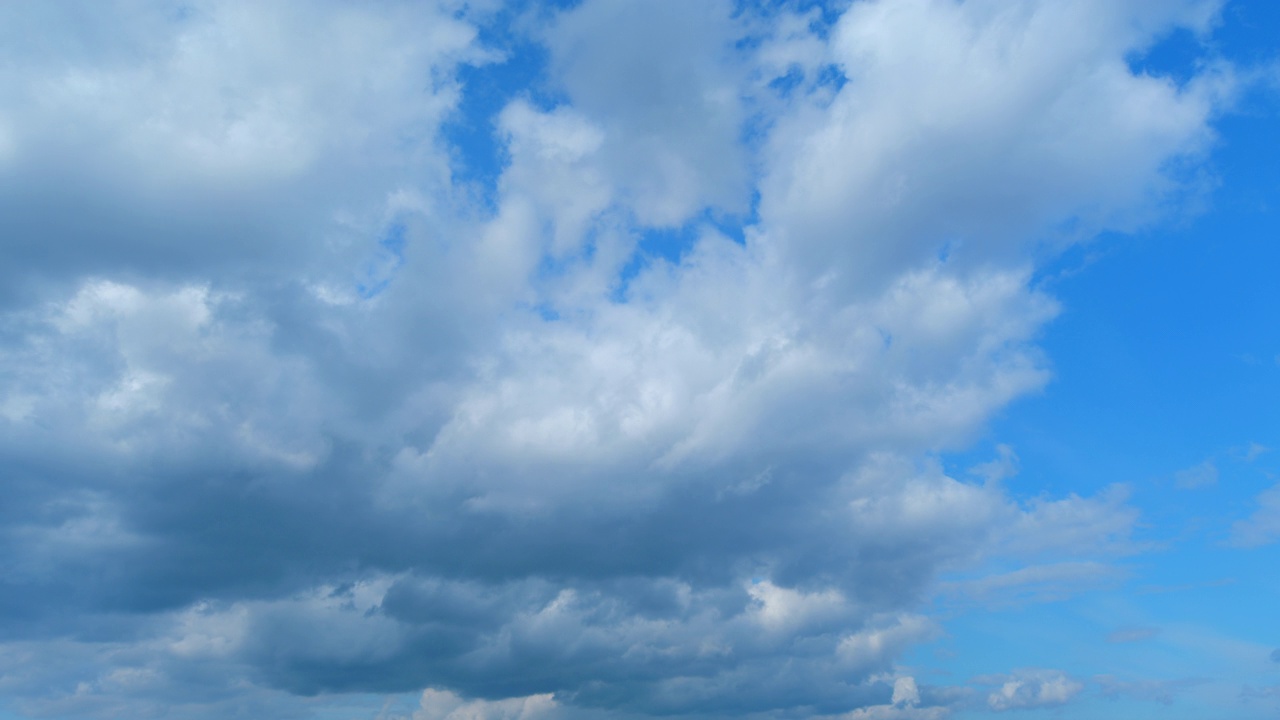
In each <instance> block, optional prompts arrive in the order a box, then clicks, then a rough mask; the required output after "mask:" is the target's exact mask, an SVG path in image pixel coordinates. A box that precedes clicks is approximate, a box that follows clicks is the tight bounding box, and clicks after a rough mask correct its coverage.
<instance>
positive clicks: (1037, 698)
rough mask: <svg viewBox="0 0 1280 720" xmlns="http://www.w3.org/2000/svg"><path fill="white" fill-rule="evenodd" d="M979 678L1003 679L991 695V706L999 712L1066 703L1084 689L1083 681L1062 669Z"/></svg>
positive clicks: (988, 701)
mask: <svg viewBox="0 0 1280 720" xmlns="http://www.w3.org/2000/svg"><path fill="white" fill-rule="evenodd" d="M979 680H980V682H984V683H987V684H990V683H992V682H993V681H994V682H998V683H1000V687H999V688H998V689H997V690H995V691H994V692H992V693H991V694H990V695H988V696H987V705H988V707H990V708H991V709H992V710H995V711H997V712H1001V711H1004V710H1022V709H1026V708H1039V707H1053V706H1056V705H1065V704H1066V703H1067V702H1069V701H1070V700H1071V699H1072V698H1074V697H1075V696H1076V695H1078V694H1079V693H1080V691H1081V690H1083V689H1084V684H1083V683H1081V682H1079V681H1077V680H1074V679H1072V678H1070V677H1069V676H1067V675H1066V674H1064V673H1063V672H1061V671H1059V670H1019V671H1016V672H1014V673H1012V674H1011V675H1007V676H1003V677H991V678H981V679H979Z"/></svg>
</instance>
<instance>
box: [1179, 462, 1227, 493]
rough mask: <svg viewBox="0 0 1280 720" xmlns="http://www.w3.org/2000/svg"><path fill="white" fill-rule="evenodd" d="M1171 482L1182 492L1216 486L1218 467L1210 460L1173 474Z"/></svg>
mask: <svg viewBox="0 0 1280 720" xmlns="http://www.w3.org/2000/svg"><path fill="white" fill-rule="evenodd" d="M1173 481H1174V483H1175V484H1177V486H1178V487H1180V488H1182V489H1184V490H1191V489H1194V488H1203V487H1209V486H1211V485H1216V484H1218V466H1217V465H1215V464H1214V462H1213V461H1212V460H1205V461H1204V462H1202V463H1200V464H1199V465H1196V466H1195V467H1189V468H1187V469H1185V470H1179V471H1178V472H1176V473H1174V475H1173Z"/></svg>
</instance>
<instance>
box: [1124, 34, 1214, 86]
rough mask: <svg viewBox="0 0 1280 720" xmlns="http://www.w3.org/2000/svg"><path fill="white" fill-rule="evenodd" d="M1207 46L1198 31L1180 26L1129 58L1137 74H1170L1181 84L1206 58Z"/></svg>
mask: <svg viewBox="0 0 1280 720" xmlns="http://www.w3.org/2000/svg"><path fill="white" fill-rule="evenodd" d="M1204 57H1205V48H1204V46H1203V45H1202V44H1201V42H1200V39H1199V38H1197V37H1196V35H1195V33H1193V32H1191V31H1190V30H1188V29H1186V28H1178V29H1176V30H1174V31H1173V32H1172V33H1170V34H1169V35H1167V36H1165V37H1164V38H1163V39H1161V40H1160V41H1159V42H1157V43H1156V44H1155V45H1152V46H1151V47H1150V48H1147V49H1146V50H1145V51H1143V52H1140V53H1134V54H1131V55H1130V56H1129V57H1128V58H1126V60H1127V61H1128V63H1129V71H1130V72H1132V73H1133V74H1135V75H1150V76H1152V77H1167V78H1170V79H1171V80H1173V81H1174V82H1175V83H1176V84H1177V85H1178V86H1182V85H1185V84H1186V83H1187V82H1188V81H1189V80H1191V78H1192V77H1194V76H1195V74H1196V71H1197V70H1198V69H1199V68H1200V66H1201V64H1202V63H1203V61H1204Z"/></svg>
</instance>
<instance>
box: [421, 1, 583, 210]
mask: <svg viewBox="0 0 1280 720" xmlns="http://www.w3.org/2000/svg"><path fill="white" fill-rule="evenodd" d="M574 4H576V3H573V2H558V3H552V6H551V7H550V8H548V7H544V6H539V8H540V9H542V10H544V11H548V10H551V9H556V8H558V9H565V8H569V7H572V6H573V5H574ZM530 6H531V3H529V2H522V3H515V4H513V5H510V6H507V7H505V8H504V9H503V10H502V11H500V12H499V13H497V14H496V15H495V16H494V17H493V18H492V19H491V20H490V22H488V23H485V24H484V25H482V26H480V28H479V40H480V43H481V44H482V45H483V46H484V47H488V48H502V51H503V53H504V56H505V59H504V60H502V61H500V62H495V63H487V64H481V65H465V66H463V67H462V68H461V69H460V70H459V72H458V81H459V83H460V84H461V86H462V97H461V100H460V101H459V104H458V108H457V109H456V110H455V112H454V114H453V117H452V118H450V120H449V121H447V122H446V123H445V124H444V125H443V127H442V128H441V135H442V137H443V138H444V140H445V142H446V143H447V144H448V145H449V146H450V148H451V149H452V150H453V157H452V160H453V163H452V168H451V169H452V171H453V176H454V179H455V180H457V181H458V182H460V183H463V184H466V185H470V186H471V187H473V188H474V189H475V190H476V191H477V195H478V197H479V199H480V200H481V201H482V202H483V203H484V204H485V205H486V206H487V207H489V209H490V210H492V209H493V208H494V207H495V201H496V192H497V185H498V179H499V178H500V177H501V176H502V171H503V169H504V168H506V166H507V164H508V162H509V157H508V155H507V149H506V146H505V144H504V143H503V142H502V141H501V139H500V138H499V137H498V134H497V126H496V123H497V118H498V114H499V113H500V112H502V109H503V108H505V107H506V106H507V105H508V104H509V103H511V101H512V100H515V99H516V98H523V99H524V100H526V101H527V102H529V103H531V104H532V105H534V106H535V107H538V108H540V109H543V110H549V109H551V108H554V107H556V106H558V105H561V104H563V103H564V102H566V98H564V97H563V96H561V95H559V94H557V93H556V92H555V91H554V90H553V89H552V88H551V87H549V85H548V84H547V64H548V60H549V56H548V52H547V49H546V48H545V47H544V46H543V45H542V44H541V43H538V42H536V41H534V40H533V39H532V38H529V37H527V36H526V35H524V34H523V33H520V32H519V31H516V30H513V29H512V25H513V21H514V20H515V19H516V18H517V17H519V16H520V15H522V14H524V13H525V12H527V11H528V9H529V7H530Z"/></svg>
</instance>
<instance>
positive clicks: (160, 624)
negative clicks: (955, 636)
mask: <svg viewBox="0 0 1280 720" xmlns="http://www.w3.org/2000/svg"><path fill="white" fill-rule="evenodd" d="M1214 7H1215V4H1214V3H1201V2H1177V3H1167V4H1151V3H1141V2H1106V3H1103V2H1090V1H1085V0H1082V1H1080V2H1073V3H1060V2H1027V3H1022V4H1019V5H1017V6H1010V5H1007V4H1005V3H995V2H967V3H961V4H956V3H951V2H940V1H939V2H926V1H923V0H921V1H919V2H909V3H887V2H863V3H857V4H854V5H852V6H850V7H849V8H848V9H847V10H846V11H844V12H843V13H840V12H834V11H833V12H832V13H831V15H832V17H831V22H830V23H828V24H827V25H825V26H823V25H822V23H820V22H818V20H817V17H818V16H814V15H796V14H793V13H790V12H789V11H778V12H773V13H772V14H770V12H769V11H765V10H760V11H755V10H750V9H747V10H744V11H743V12H740V13H738V14H737V15H735V14H734V11H733V7H732V6H731V4H729V3H701V4H697V5H696V6H691V5H689V4H687V3H685V4H681V3H674V2H663V3H656V4H647V3H639V4H637V3H621V2H608V1H606V0H589V1H588V2H584V3H581V4H580V5H578V6H576V7H575V8H573V9H569V10H565V11H562V12H557V13H549V14H548V15H546V16H542V15H536V14H534V15H522V16H520V18H519V19H518V20H511V19H510V18H509V17H508V16H507V15H504V14H503V13H501V12H497V11H496V10H495V8H493V7H486V6H485V5H484V4H483V3H481V4H476V3H458V2H447V1H444V0H442V1H441V2H435V3H399V2H389V3H380V4H376V5H352V4H348V3H332V4H331V3H321V4H314V3H275V4H271V5H261V4H253V3H190V4H187V5H184V6H183V7H182V8H177V7H176V6H174V5H171V4H168V3H161V2H154V3H152V2H144V3H119V4H114V3H69V4H63V5H58V6H56V8H55V7H54V6H52V5H51V6H50V7H49V8H43V6H42V9H41V10H39V11H38V12H31V13H26V12H18V11H16V10H14V9H12V8H11V9H9V10H7V11H0V12H5V13H7V15H6V17H5V18H3V19H4V20H6V21H7V22H0V28H4V29H3V30H0V32H3V33H5V35H4V37H5V39H6V42H5V43H3V47H4V49H3V50H2V51H0V53H3V57H4V60H5V62H4V63H0V66H2V67H3V69H2V70H0V73H3V76H4V80H5V82H3V83H0V87H2V88H3V89H2V90H0V97H2V98H3V100H4V101H5V102H3V103H0V105H3V106H4V107H5V108H11V109H9V110H5V111H4V115H3V116H2V117H0V217H3V218H4V219H3V220H2V221H0V233H2V234H3V235H4V237H5V238H6V241H5V242H4V243H3V244H0V267H2V268H3V269H2V270H0V280H3V282H0V287H4V288H5V290H4V291H3V293H2V294H0V310H2V314H0V428H2V429H3V432H0V463H2V464H3V466H4V467H5V468H6V475H7V476H6V502H5V503H4V505H3V507H0V558H3V559H2V560H0V571H2V572H0V618H3V620H0V643H3V645H0V650H2V651H0V658H4V660H3V662H4V663H6V665H5V669H4V683H3V686H2V687H3V689H4V690H3V691H4V692H5V693H6V694H7V695H9V696H10V697H13V698H15V702H17V703H18V707H19V709H21V710H22V711H23V712H30V713H45V714H54V715H62V716H90V717H118V716H127V715H132V716H141V715H145V714H146V713H147V712H158V708H162V707H164V708H171V709H172V713H174V714H175V716H188V717H193V718H199V717H223V716H226V715H228V714H230V712H231V711H230V710H229V708H241V709H243V708H248V710H247V711H248V712H251V714H255V715H257V716H263V717H287V716H289V715H290V714H295V715H298V716H305V715H307V713H308V712H309V711H310V709H311V708H313V707H315V705H314V703H316V702H319V701H316V700H307V699H306V698H315V697H317V696H318V697H321V698H329V699H330V700H329V701H332V702H335V703H340V702H342V701H341V700H338V699H333V698H335V697H337V696H340V695H342V694H344V693H355V694H358V693H379V692H387V693H397V692H414V693H417V692H421V691H422V690H423V688H432V689H430V690H427V691H426V692H425V693H423V694H422V696H421V702H420V707H419V708H418V709H417V710H416V711H415V713H416V714H415V716H414V717H415V718H435V719H446V718H447V719H448V720H461V719H462V718H491V719H492V718H503V719H505V720H515V719H517V718H520V719H532V718H540V717H551V716H555V715H557V714H559V713H572V712H584V713H600V714H610V713H612V714H618V715H619V716H621V715H625V714H634V715H653V714H676V713H683V714H688V715H692V716H698V715H701V716H707V717H726V716H734V715H747V714H753V713H756V714H763V715H769V714H777V715H780V716H782V715H794V714H798V713H811V714H816V715H833V716H839V715H842V714H843V715H846V716H848V717H865V718H872V717H876V718H881V717H883V718H889V717H895V718H939V717H943V716H945V714H946V712H947V710H946V707H945V706H946V703H943V702H941V701H939V702H934V701H933V700H931V698H933V697H934V696H933V695H931V693H932V692H933V691H932V690H931V689H929V688H927V687H921V686H917V685H916V683H915V680H914V679H912V678H911V677H907V676H905V675H904V676H896V675H895V674H894V673H895V672H896V671H895V667H894V664H895V661H896V660H897V658H899V657H901V655H902V653H904V652H905V651H906V650H907V649H908V648H909V647H911V646H912V645H913V644H917V643H920V642H923V641H925V640H927V639H929V638H932V637H936V636H937V634H938V632H939V624H938V621H937V620H935V619H932V618H930V617H928V616H927V615H926V614H924V610H923V608H924V606H925V604H924V601H925V600H926V599H928V598H929V597H931V595H932V594H933V593H935V592H936V591H937V590H938V588H939V578H940V576H941V575H943V574H944V573H967V575H966V577H968V578H969V579H970V580H971V581H972V582H973V584H971V585H970V586H969V591H970V592H972V593H973V594H974V595H979V596H981V595H984V594H996V593H999V592H1001V591H1002V590H1001V589H1002V588H1008V587H1015V586H1017V587H1025V586H1028V585H1037V586H1056V585H1064V584H1066V583H1069V582H1078V581H1080V580H1081V579H1087V578H1099V577H1106V576H1108V574H1109V573H1111V572H1113V570H1112V568H1110V566H1109V565H1108V561H1109V559H1110V558H1113V557H1115V556H1116V555H1119V554H1123V553H1127V552H1133V551H1135V549H1136V547H1137V546H1136V545H1135V543H1134V542H1133V541H1132V539H1131V532H1132V529H1133V527H1134V525H1135V523H1136V520H1137V513H1136V510H1134V509H1133V508H1132V507H1131V506H1130V505H1129V504H1128V502H1127V495H1126V493H1125V491H1124V489H1123V488H1119V487H1117V488H1112V489H1109V490H1106V491H1104V492H1102V493H1100V494H1099V495H1096V496H1090V497H1080V496H1077V495H1070V496H1067V497H1038V498H1035V499H1033V500H1019V499H1017V498H1015V497H1013V496H1012V495H1010V493H1009V492H1008V490H1007V489H1006V488H1005V487H1003V486H1002V483H1001V482H999V481H1000V480H1001V479H1003V478H1007V477H1009V476H1010V474H1011V473H1012V472H1013V469H1014V468H1015V466H1016V462H1015V461H1016V456H1014V455H1013V453H1012V451H1011V450H1010V451H1008V452H1005V451H1004V450H1002V451H1001V459H1000V460H999V461H998V462H997V464H993V465H990V466H988V467H985V468H980V469H979V470H978V475H980V476H983V477H985V480H986V481H985V482H974V481H972V480H973V479H972V478H970V479H965V478H956V477H951V476H950V475H948V474H947V473H946V472H945V471H944V469H943V467H942V465H941V463H940V462H939V461H938V460H937V453H939V452H943V451H946V450H949V449H957V448H962V447H965V446H966V444H967V443H969V442H971V441H972V440H973V439H974V438H975V437H977V436H978V434H979V433H981V432H982V429H983V427H984V424H985V423H986V422H987V420H989V419H990V418H991V417H992V416H993V414H995V413H997V412H999V411H1000V410H1001V409H1002V408H1004V407H1006V406H1007V405H1008V404H1009V403H1010V402H1011V401H1013V400H1015V399H1016V398H1019V397H1021V396H1024V395H1026V394H1027V393H1029V392H1033V391H1035V390H1037V389H1040V388H1042V387H1043V386H1044V385H1045V383H1046V382H1048V380H1049V376H1050V373H1049V370H1048V361H1047V359H1046V358H1045V357H1043V353H1042V352H1041V350H1040V349H1039V348H1038V347H1037V345H1036V340H1037V338H1038V335H1039V333H1040V332H1041V330H1042V328H1043V327H1044V325H1045V324H1046V323H1047V322H1048V321H1049V320H1050V319H1052V318H1053V317H1054V316H1055V314H1056V313H1057V312H1058V304H1057V302H1056V301H1055V300H1054V298H1052V297H1051V296H1050V295H1049V294H1048V292H1047V291H1046V290H1045V289H1044V288H1043V287H1040V286H1039V285H1037V284H1036V283H1035V282H1034V281H1033V278H1034V277H1035V272H1036V270H1037V267H1038V266H1037V263H1038V262H1039V261H1040V258H1041V257H1042V255H1041V253H1043V252H1045V244H1046V243H1048V244H1049V245H1051V246H1053V247H1059V246H1061V244H1062V243H1066V242H1070V241H1073V240H1075V239H1079V238H1083V237H1087V236H1088V235H1090V234H1091V233H1093V232H1096V231H1101V230H1104V229H1113V230H1124V229H1127V228H1132V227H1136V226H1137V225H1138V224H1139V223H1142V222H1147V221H1148V220H1150V219H1151V218H1152V217H1154V216H1155V215H1154V214H1155V213H1156V212H1157V211H1158V210H1159V208H1160V206H1161V204H1162V202H1163V200H1164V199H1165V198H1167V197H1168V196H1169V193H1176V192H1179V191H1181V189H1182V187H1183V186H1182V185H1181V184H1180V182H1179V181H1180V178H1179V177H1177V176H1176V175H1174V174H1171V172H1172V170H1171V168H1176V167H1177V166H1178V163H1180V162H1194V161H1195V160H1196V159H1197V158H1199V157H1200V156H1201V155H1202V154H1203V153H1204V152H1205V150H1206V148H1207V147H1208V145H1209V143H1210V141H1211V139H1212V131H1211V129H1210V126H1209V123H1210V121H1211V119H1212V117H1213V116H1214V114H1215V113H1216V112H1217V111H1218V110H1219V109H1220V108H1221V106H1222V102H1223V97H1224V93H1226V92H1227V90H1228V88H1229V85H1230V73H1229V72H1227V71H1225V70H1216V69H1205V70H1204V71H1202V72H1200V73H1199V74H1197V75H1196V76H1195V77H1194V78H1193V79H1192V80H1191V81H1190V82H1188V83H1186V84H1183V85H1176V84H1173V83H1171V82H1168V81H1166V80H1163V79H1160V78H1155V77H1150V76H1148V75H1145V74H1138V73H1134V72H1132V71H1131V70H1130V69H1129V68H1128V66H1127V65H1126V63H1125V57H1126V56H1127V55H1128V54H1129V53H1131V52H1134V51H1137V50H1140V49H1142V48H1144V47H1146V46H1147V45H1149V44H1150V43H1151V42H1153V41H1154V40H1155V39H1156V38H1158V37H1160V36H1161V34H1163V33H1166V32H1168V31H1170V30H1171V29H1173V28H1175V27H1190V28H1192V29H1193V30H1196V31H1205V30H1206V27H1207V25H1206V23H1207V22H1208V18H1210V17H1211V16H1212V11H1213V9H1214ZM504 22H511V23H513V26H512V27H505V26H504V27H502V28H499V29H502V30H504V31H507V30H509V31H510V32H512V33H524V34H523V35H522V36H521V40H520V41H521V42H527V43H529V44H532V45H535V46H536V47H537V48H538V49H537V50H536V51H529V52H531V53H535V54H537V53H543V54H545V58H546V65H547V68H546V70H547V73H546V76H545V77H543V78H541V79H540V80H539V81H538V82H539V83H541V84H543V85H545V88H546V89H547V93H548V94H550V95H552V96H555V97H556V98H557V99H556V100H555V101H554V102H544V100H545V98H541V97H540V96H535V95H534V94H531V93H528V92H526V90H527V88H517V89H513V90H512V92H511V95H510V97H509V98H504V100H503V102H502V103H501V105H502V108H501V109H500V110H498V111H497V112H495V114H494V116H493V117H491V118H463V119H464V120H466V121H468V122H476V123H481V124H483V123H491V127H492V129H493V132H494V139H495V141H496V142H498V143H499V144H500V145H501V147H502V148H503V151H504V155H503V162H504V164H503V169H502V172H501V175H500V177H499V178H498V179H497V180H496V181H495V185H494V187H493V196H492V203H491V204H490V203H488V202H487V201H486V202H481V201H479V200H477V199H476V196H475V193H474V192H473V191H472V188H469V187H467V186H465V184H463V183H459V182H455V179H454V177H453V175H452V169H451V168H452V167H453V165H452V163H453V159H454V157H455V155H456V153H457V152H458V150H457V148H451V147H449V146H448V143H447V142H446V140H445V139H444V135H443V133H442V131H441V128H442V127H443V126H444V124H446V123H447V122H451V121H455V120H457V119H458V115H457V114H458V113H459V112H461V111H460V107H461V103H460V98H462V97H463V96H464V95H465V93H466V92H467V91H468V90H467V88H466V87H465V85H464V84H463V82H462V81H461V79H460V77H461V75H460V68H462V67H464V66H467V67H476V66H480V65H484V64H487V63H499V62H502V61H503V58H504V57H505V55H504V53H505V52H507V51H508V49H507V48H502V47H489V46H487V45H486V44H485V41H483V40H482V38H489V37H499V38H501V37H504V36H503V34H502V33H501V32H498V33H489V32H487V31H490V30H494V29H495V27H496V26H495V25H494V24H495V23H498V24H500V23H504ZM36 37H43V38H47V43H46V42H41V43H36V42H34V41H33V40H32V38H36ZM658 46H661V47H662V48H664V51H663V52H662V53H658V54H657V55H656V56H655V53H654V48H655V47H658ZM51 48H53V49H51ZM511 52H514V51H511ZM538 57H542V55H538ZM961 67H963V68H965V70H964V71H963V72H961V71H959V70H957V68H961ZM780 78H782V79H785V78H792V79H793V80H794V82H792V81H791V80H788V81H786V82H780V81H779V79H780ZM733 218H737V220H736V221H733V222H731V220H732V219H733ZM727 219H728V220H727ZM734 222H736V224H737V227H736V230H734V229H733V228H730V227H728V226H729V225H733V224H734ZM1068 227H1070V228H1074V229H1072V230H1070V231H1068V230H1066V229H1064V228H1068ZM662 233H668V234H670V233H675V234H677V235H679V238H680V240H679V247H677V248H675V249H674V250H671V251H668V252H656V251H653V250H652V245H653V243H654V242H655V240H654V239H655V238H661V237H668V236H669V235H662ZM1046 238H1048V240H1046ZM1259 517H1261V515H1260V516H1259ZM1249 522H1250V523H1252V524H1250V525H1248V528H1263V527H1264V526H1265V518H1263V519H1258V518H1255V519H1254V520H1252V521H1249ZM1259 532H1263V531H1262V530H1256V529H1246V530H1243V531H1240V534H1241V536H1242V537H1244V536H1247V537H1257V536H1259V535H1258V533H1259ZM1264 534H1265V533H1264ZM886 674H887V675H886ZM884 677H896V679H895V680H894V682H893V684H892V688H890V687H889V686H888V685H886V684H885V683H884V682H882V681H881V679H882V678H884ZM999 682H1000V683H1001V687H1000V689H998V690H996V691H995V692H994V693H992V694H991V696H990V700H989V704H990V706H991V707H992V708H994V709H1000V710H1003V709H1011V708H1014V707H1030V706H1036V705H1049V704H1055V703H1061V702H1065V701H1066V700H1068V699H1070V698H1071V697H1072V696H1074V695H1075V694H1076V693H1077V692H1079V688H1080V685H1079V683H1077V682H1076V681H1074V680H1071V679H1070V678H1067V677H1066V676H1065V675H1062V674H1061V673H1057V672H1056V671H1036V672H1030V671H1028V672H1026V673H1022V674H1015V675H1013V676H1010V677H1008V678H1005V679H1002V680H1000V681H999ZM849 713H852V714H851V715H850V714H849Z"/></svg>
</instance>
